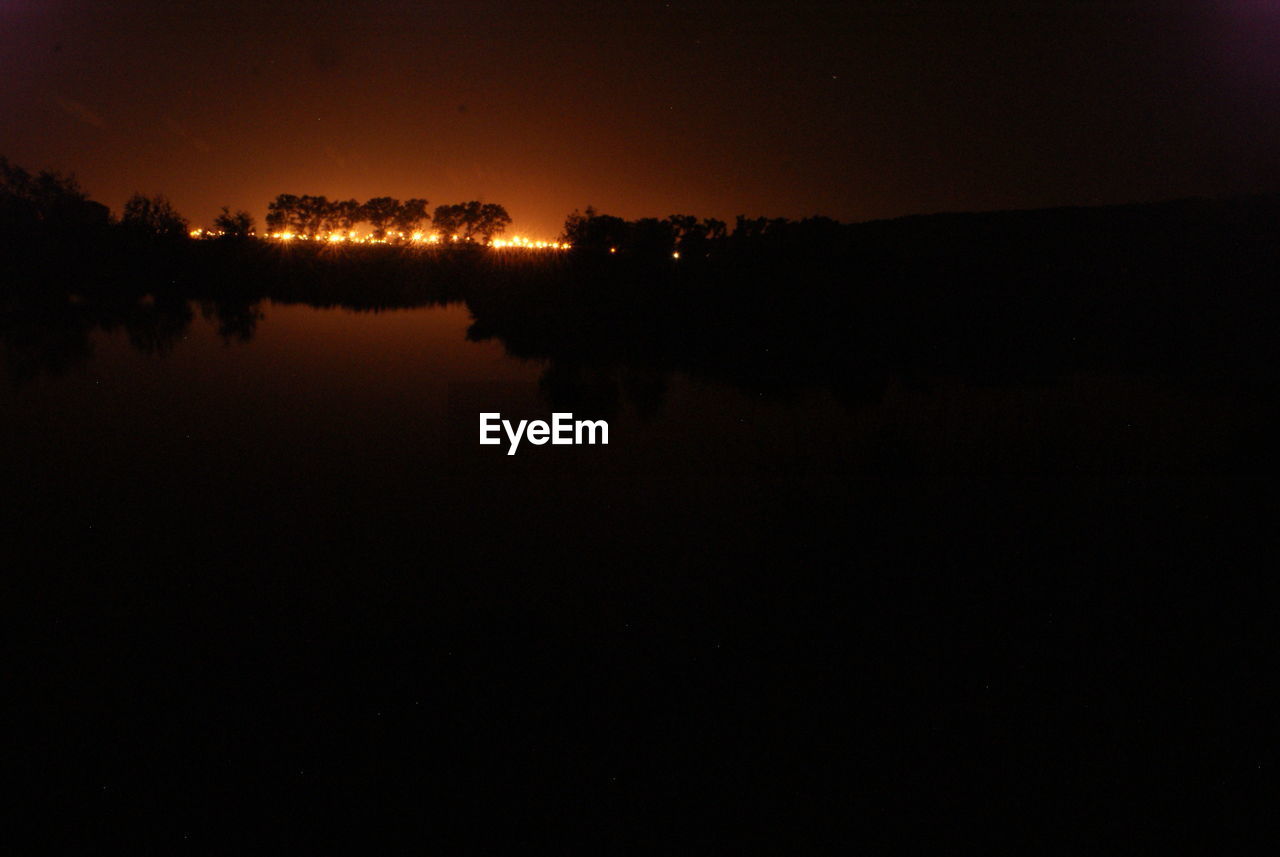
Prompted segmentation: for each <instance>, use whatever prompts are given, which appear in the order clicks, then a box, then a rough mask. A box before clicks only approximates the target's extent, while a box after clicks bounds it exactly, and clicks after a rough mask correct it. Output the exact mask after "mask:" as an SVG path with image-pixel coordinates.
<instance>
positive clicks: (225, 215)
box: [213, 205, 253, 238]
mask: <svg viewBox="0 0 1280 857" xmlns="http://www.w3.org/2000/svg"><path fill="white" fill-rule="evenodd" d="M213 228H214V229H216V230H218V231H219V232H221V233H222V235H223V237H224V238H248V237H249V236H250V235H252V234H253V216H252V215H251V214H249V212H247V211H243V210H242V211H237V212H236V213H235V214H232V213H231V210H230V209H229V208H227V206H225V205H224V206H222V213H221V214H219V215H218V216H217V217H215V218H214V219H213Z"/></svg>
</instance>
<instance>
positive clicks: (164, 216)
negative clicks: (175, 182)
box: [120, 193, 188, 238]
mask: <svg viewBox="0 0 1280 857" xmlns="http://www.w3.org/2000/svg"><path fill="white" fill-rule="evenodd" d="M120 225H121V226H124V227H125V228H126V229H128V230H129V231H131V232H134V233H137V234H139V235H148V236H155V237H160V238H183V237H186V235H187V225H188V224H187V219H186V218H185V217H183V216H182V215H181V214H179V213H178V211H177V209H175V208H174V207H173V204H172V203H171V202H169V200H168V199H167V198H166V197H165V196H163V195H162V194H156V195H154V196H144V195H143V194H140V193H135V194H134V195H133V196H131V197H129V199H128V201H126V202H125V204H124V214H123V215H122V216H121V217H120Z"/></svg>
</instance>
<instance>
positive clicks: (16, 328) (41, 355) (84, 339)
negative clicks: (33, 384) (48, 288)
mask: <svg viewBox="0 0 1280 857" xmlns="http://www.w3.org/2000/svg"><path fill="white" fill-rule="evenodd" d="M68 309H69V308H68ZM92 330H93V324H92V322H90V321H89V320H88V319H87V318H85V317H84V316H83V314H81V313H72V312H65V311H62V312H59V311H53V312H42V313H11V312H4V313H2V314H0V343H3V348H4V364H5V369H6V370H7V374H8V375H9V377H10V379H11V380H12V381H13V382H14V383H15V384H25V383H28V382H30V381H33V380H35V379H36V378H38V377H40V376H41V375H51V376H55V377H56V376H59V375H64V374H66V373H67V372H69V371H70V370H72V369H75V368H77V367H80V366H83V365H85V364H86V363H88V362H89V358H90V357H92V356H93V343H92V342H91V341H90V339H89V334H90V332H91V331H92Z"/></svg>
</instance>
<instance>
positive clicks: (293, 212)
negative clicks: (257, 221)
mask: <svg viewBox="0 0 1280 857" xmlns="http://www.w3.org/2000/svg"><path fill="white" fill-rule="evenodd" d="M297 217H298V197H296V196H294V195H293V194H291V193H282V194H280V195H279V196H277V197H276V198H275V199H273V200H271V202H269V203H267V231H268V232H271V233H280V232H292V231H294V229H295V227H297Z"/></svg>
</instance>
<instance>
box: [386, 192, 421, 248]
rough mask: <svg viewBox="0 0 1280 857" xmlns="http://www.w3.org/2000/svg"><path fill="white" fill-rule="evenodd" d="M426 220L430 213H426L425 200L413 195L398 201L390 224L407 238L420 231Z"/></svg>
mask: <svg viewBox="0 0 1280 857" xmlns="http://www.w3.org/2000/svg"><path fill="white" fill-rule="evenodd" d="M428 220H430V215H429V214H427V201H426V200H425V199H418V198H416V197H415V198H414V199H406V200H405V201H404V202H402V203H400V205H399V206H398V207H397V208H396V211H395V214H394V215H393V216H392V218H391V225H392V226H394V227H395V229H396V231H397V232H400V233H402V234H403V235H404V237H406V238H407V237H409V236H411V235H413V233H415V232H418V231H420V230H421V229H422V227H423V226H424V225H425V224H426V222H427V221H428Z"/></svg>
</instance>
